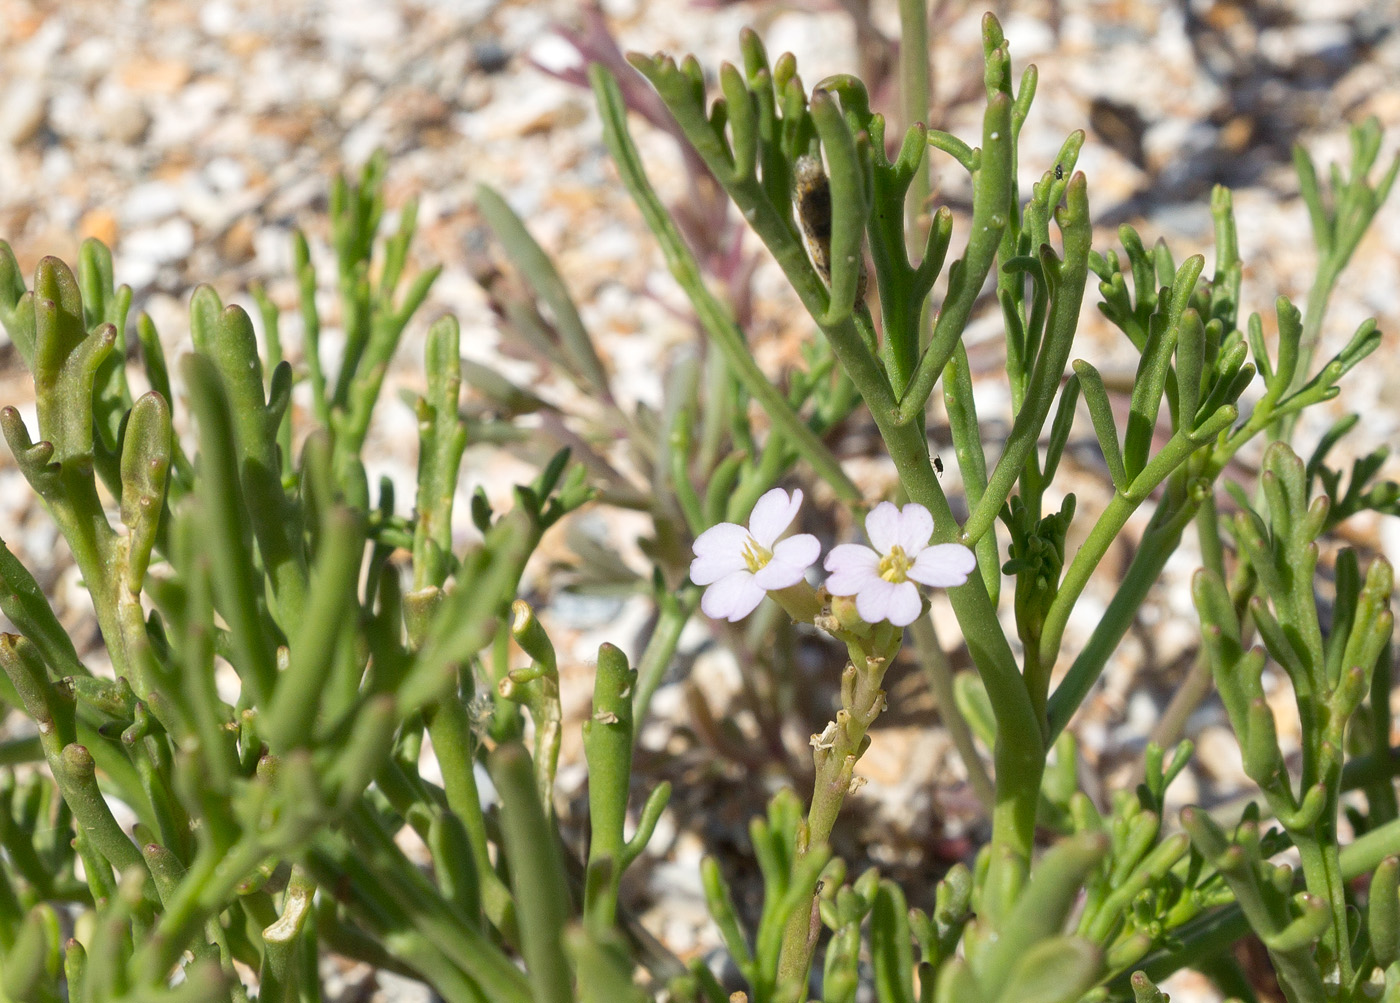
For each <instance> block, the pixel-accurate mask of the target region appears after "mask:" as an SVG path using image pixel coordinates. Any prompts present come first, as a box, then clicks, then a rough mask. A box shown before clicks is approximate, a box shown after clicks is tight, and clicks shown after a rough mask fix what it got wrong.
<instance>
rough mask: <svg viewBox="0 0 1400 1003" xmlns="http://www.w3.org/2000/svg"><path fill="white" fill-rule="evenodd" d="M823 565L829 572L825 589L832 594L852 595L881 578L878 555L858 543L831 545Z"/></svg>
mask: <svg viewBox="0 0 1400 1003" xmlns="http://www.w3.org/2000/svg"><path fill="white" fill-rule="evenodd" d="M823 566H824V567H825V568H826V570H827V571H829V572H830V573H831V577H830V578H828V579H827V580H826V590H827V591H828V592H830V593H831V594H832V595H834V596H853V595H855V594H856V593H858V592H859V591H860V590H861V589H862V588H864V587H865V585H866V584H868V583H869V582H872V581H877V582H878V581H881V580H882V579H881V578H880V555H879V554H877V553H875V551H873V550H871V549H870V548H869V547H865V546H862V545H861V544H859V543H843V544H841V545H840V546H836V547H832V548H831V552H830V553H828V554H827V555H826V561H825V563H824V565H823Z"/></svg>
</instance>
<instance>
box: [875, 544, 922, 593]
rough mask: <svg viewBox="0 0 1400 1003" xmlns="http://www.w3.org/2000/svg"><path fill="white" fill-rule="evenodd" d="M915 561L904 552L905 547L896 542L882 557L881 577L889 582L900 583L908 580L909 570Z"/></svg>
mask: <svg viewBox="0 0 1400 1003" xmlns="http://www.w3.org/2000/svg"><path fill="white" fill-rule="evenodd" d="M913 563H914V562H913V561H911V560H910V559H909V555H908V554H906V553H905V552H904V548H903V547H901V546H900V545H899V544H895V545H894V546H893V547H891V548H890V552H889V553H888V554H886V555H885V556H884V557H882V558H880V577H881V578H883V579H884V580H885V581H887V582H893V583H894V584H896V585H898V584H899V583H900V582H903V581H907V580H908V577H909V576H908V574H907V573H906V572H908V570H909V568H910V566H911V565H913Z"/></svg>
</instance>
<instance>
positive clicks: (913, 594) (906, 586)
mask: <svg viewBox="0 0 1400 1003" xmlns="http://www.w3.org/2000/svg"><path fill="white" fill-rule="evenodd" d="M856 608H857V609H859V608H860V607H859V605H857V607H856ZM923 611H924V601H923V598H922V597H921V596H920V595H919V588H918V586H917V585H915V584H914V583H913V582H900V583H899V584H898V585H896V586H895V587H894V591H893V592H891V593H890V599H889V606H888V608H887V613H886V619H888V620H889V621H890V623H892V624H894V625H895V626H896V627H907V626H909V625H910V624H911V623H913V622H914V621H915V620H917V619H918V618H919V614H920V613H922V612H923Z"/></svg>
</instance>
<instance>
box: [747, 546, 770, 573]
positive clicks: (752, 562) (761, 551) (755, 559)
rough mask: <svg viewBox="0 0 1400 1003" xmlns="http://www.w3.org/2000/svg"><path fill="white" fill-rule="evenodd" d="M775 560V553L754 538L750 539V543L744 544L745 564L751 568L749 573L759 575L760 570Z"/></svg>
mask: <svg viewBox="0 0 1400 1003" xmlns="http://www.w3.org/2000/svg"><path fill="white" fill-rule="evenodd" d="M772 559H773V552H772V551H771V550H769V549H768V548H767V547H764V546H760V545H759V542H758V541H757V540H755V539H754V538H753V537H749V542H748V543H746V544H744V563H745V564H747V565H748V566H749V572H750V573H752V574H757V573H758V569H759V568H761V567H763V566H764V565H766V564H767V563H768V562H769V561H771V560H772Z"/></svg>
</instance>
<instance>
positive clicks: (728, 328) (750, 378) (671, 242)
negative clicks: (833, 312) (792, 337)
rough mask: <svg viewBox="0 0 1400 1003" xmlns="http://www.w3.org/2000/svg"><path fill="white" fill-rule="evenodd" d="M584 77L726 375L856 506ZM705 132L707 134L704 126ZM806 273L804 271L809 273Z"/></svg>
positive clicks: (603, 76)
mask: <svg viewBox="0 0 1400 1003" xmlns="http://www.w3.org/2000/svg"><path fill="white" fill-rule="evenodd" d="M589 75H590V78H591V79H592V81H593V90H594V94H595V95H596V97H597V99H598V108H599V111H600V112H601V114H602V116H603V127H604V135H605V137H606V139H607V143H608V149H609V150H610V151H611V152H612V155H613V160H614V162H615V163H616V164H617V167H618V170H619V172H620V173H621V174H622V179H623V181H624V183H625V184H626V185H627V187H628V190H629V191H630V192H631V193H632V197H633V199H634V200H635V201H636V203H637V205H638V207H639V208H640V209H641V211H642V216H643V217H644V218H645V219H646V221H647V225H648V226H649V227H650V228H651V231H652V233H653V234H654V235H655V236H656V238H657V240H658V241H659V242H660V244H661V249H662V252H663V253H664V255H665V257H666V264H667V266H668V267H669V268H670V270H671V274H672V276H674V277H675V279H676V281H677V282H678V283H679V284H680V286H681V288H682V289H683V290H684V291H685V293H686V296H687V297H689V299H690V301H691V304H692V305H693V306H694V307H695V311H696V314H697V315H698V316H699V318H700V323H701V325H702V326H703V327H704V328H705V331H706V333H707V334H709V336H710V337H711V338H712V339H713V340H714V343H715V345H716V346H718V348H719V350H720V352H721V353H723V355H724V357H725V361H726V362H728V363H729V366H730V369H731V370H732V371H733V372H734V374H735V376H736V377H738V379H739V382H740V383H741V384H742V385H743V387H744V389H745V390H747V391H748V393H749V394H750V396H752V397H753V398H754V400H756V401H758V402H759V404H760V405H762V407H763V409H764V411H765V412H766V413H767V415H768V417H769V419H770V420H771V421H772V422H773V424H774V426H776V427H777V428H779V429H781V430H782V431H783V433H784V434H785V435H786V436H787V437H788V438H789V440H790V441H791V443H792V446H793V448H795V449H796V450H797V451H798V452H800V453H801V454H802V456H803V457H804V458H805V459H806V460H807V461H808V462H809V463H811V464H812V468H813V469H814V470H815V471H816V472H817V474H818V475H820V476H821V478H822V479H823V480H825V481H826V482H827V483H828V484H830V485H831V487H832V490H834V491H835V492H836V494H837V496H838V497H839V498H841V499H842V500H844V501H847V502H856V501H859V500H860V497H861V494H860V491H859V489H858V488H857V487H856V486H855V484H853V483H852V482H851V479H850V478H849V477H847V476H846V473H845V471H843V470H842V469H841V464H840V463H839V462H838V461H837V459H836V457H834V456H833V455H832V454H831V450H829V449H828V448H827V447H826V445H825V443H823V442H822V441H821V439H820V438H819V437H818V436H817V435H816V433H815V432H813V431H812V429H811V427H810V426H808V424H807V423H806V422H805V421H803V420H802V419H801V418H800V417H798V415H797V414H796V413H795V412H793V410H792V409H791V408H790V407H788V404H787V401H786V400H785V399H784V398H783V395H782V392H781V391H779V390H778V389H777V387H775V386H774V385H773V384H772V382H771V381H770V380H769V379H768V377H767V376H765V375H764V373H763V370H761V369H759V368H758V364H757V363H756V362H754V359H753V355H752V353H751V352H750V351H749V348H748V342H747V339H746V338H745V337H744V333H743V331H742V330H740V329H739V326H738V325H737V324H736V323H735V322H734V318H733V317H732V316H730V314H729V311H728V310H726V309H725V307H724V305H723V304H722V303H721V302H720V301H719V299H718V298H717V297H715V295H714V294H713V293H711V292H710V291H709V289H708V288H707V287H706V285H705V281H704V279H703V277H702V276H701V274H700V266H699V264H698V263H697V262H696V260H695V256H694V255H693V254H692V253H691V251H690V248H689V247H688V246H687V245H686V243H685V240H684V238H683V237H682V236H681V235H680V231H679V230H678V229H677V228H676V224H675V221H674V220H673V219H672V218H671V215H670V213H669V212H667V210H666V208H665V206H663V205H662V204H661V200H660V198H658V197H657V195H656V191H655V189H653V188H652V187H651V182H650V181H648V180H647V175H646V169H645V168H644V167H643V165H642V160H641V156H640V154H639V153H638V152H637V148H636V145H635V144H634V143H633V142H632V137H631V135H630V133H629V132H628V129H627V109H626V106H625V105H624V104H623V100H622V92H621V91H620V90H619V88H618V86H617V81H616V80H615V79H613V77H612V75H611V74H610V73H608V71H607V70H606V69H605V68H604V67H603V66H602V65H600V64H596V63H595V64H594V65H593V66H592V67H591V68H590V69H589ZM705 128H706V129H707V130H708V126H705ZM702 152H703V151H702ZM754 184H755V185H757V182H754ZM741 208H743V207H742V206H741ZM798 246H799V247H800V245H798ZM804 255H805V252H804ZM804 260H805V258H804ZM810 267H811V266H810V265H808V268H809V269H810ZM845 324H846V325H847V326H850V327H851V328H852V334H853V335H854V324H853V322H852V321H851V320H850V319H849V318H847V320H846V321H845ZM857 337H858V336H857Z"/></svg>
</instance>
